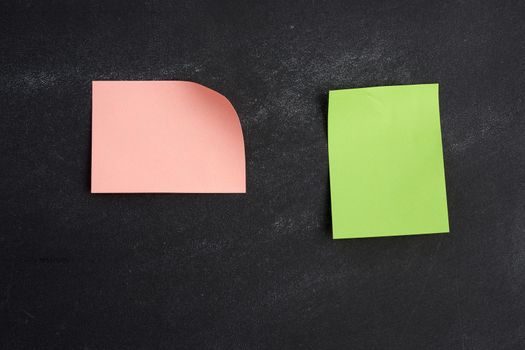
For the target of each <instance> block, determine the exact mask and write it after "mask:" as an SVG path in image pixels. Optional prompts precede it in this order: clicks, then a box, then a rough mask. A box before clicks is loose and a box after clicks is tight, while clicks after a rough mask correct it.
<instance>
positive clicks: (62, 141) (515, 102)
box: [0, 0, 525, 350]
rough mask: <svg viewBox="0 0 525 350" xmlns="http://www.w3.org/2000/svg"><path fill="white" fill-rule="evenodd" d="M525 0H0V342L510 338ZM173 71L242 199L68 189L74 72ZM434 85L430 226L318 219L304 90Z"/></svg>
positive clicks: (182, 344)
mask: <svg viewBox="0 0 525 350" xmlns="http://www.w3.org/2000/svg"><path fill="white" fill-rule="evenodd" d="M524 19H525V2H523V1H497V0H489V1H478V0H466V1H448V0H445V1H430V0H428V1H427V0H423V1H416V0H414V1H379V0H366V1H365V0H363V1H330V2H322V1H307V2H300V3H299V2H288V1H265V2H260V3H258V4H255V3H254V4H249V2H247V1H230V2H226V1H188V2H180V1H168V0H152V1H140V2H135V1H125V0H116V1H81V0H74V1H60V0H54V1H29V0H27V1H6V2H4V3H3V4H2V10H1V11H0V48H1V54H0V89H1V94H0V95H1V98H0V115H1V122H0V144H1V157H0V169H1V171H0V185H1V188H0V196H1V199H2V200H1V208H0V209H1V210H0V258H1V264H0V283H1V285H0V287H1V288H0V307H1V309H0V315H1V316H0V322H1V328H0V331H1V338H0V341H1V343H0V348H2V349H367V350H368V349H525V102H524V90H525V65H524V61H523V57H524V56H525V20H524ZM128 79H129V80H189V81H195V82H198V83H201V84H203V85H205V86H208V87H210V88H212V89H215V90H217V91H219V92H220V93H222V94H224V95H225V96H226V97H227V98H228V99H229V100H230V101H231V102H232V103H233V105H234V106H235V108H236V110H237V112H238V114H239V117H240V119H241V123H242V127H243V130H244V135H245V142H246V156H247V176H248V177H247V188H248V193H247V194H246V195H219V194H217V195H215V194H214V195H191V194H164V195H153V194H141V195H138V194H137V195H122V194H121V195H118V194H115V195H92V194H90V190H89V182H90V147H91V81H92V80H128ZM434 82H437V83H439V84H440V101H441V102H440V103H441V122H442V129H443V145H444V156H445V168H446V177H447V193H448V204H449V212H450V225H451V233H450V234H439V235H429V236H412V237H393V238H377V239H357V240H339V241H333V240H332V239H331V228H330V221H331V219H330V205H329V204H330V197H329V180H328V158H327V139H326V137H327V135H326V118H327V95H328V90H330V89H336V88H352V87H365V86H377V85H393V84H414V83H434Z"/></svg>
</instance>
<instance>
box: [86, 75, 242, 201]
mask: <svg viewBox="0 0 525 350" xmlns="http://www.w3.org/2000/svg"><path fill="white" fill-rule="evenodd" d="M91 163H92V168H91V192H92V193H137V192H142V193H144V192H179V193H182V192H184V193H245V192H246V170H245V158H244V140H243V135H242V129H241V124H240V122H239V118H238V116H237V113H236V112H235V109H234V108H233V106H232V105H231V103H230V102H229V101H228V99H226V97H224V96H223V95H221V94H219V93H218V92H216V91H214V90H211V89H209V88H207V87H204V86H202V85H199V84H196V83H191V82H187V81H94V82H93V134H92V159H91Z"/></svg>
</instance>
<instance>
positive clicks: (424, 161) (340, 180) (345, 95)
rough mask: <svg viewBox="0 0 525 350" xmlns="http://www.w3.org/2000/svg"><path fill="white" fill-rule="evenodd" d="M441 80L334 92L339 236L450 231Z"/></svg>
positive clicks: (335, 225) (331, 132)
mask: <svg viewBox="0 0 525 350" xmlns="http://www.w3.org/2000/svg"><path fill="white" fill-rule="evenodd" d="M438 87H439V86H438V84H423V85H404V86H384V87H371V88H362V89H347V90H334V91H330V94H329V102H328V153H329V163H330V192H331V200H332V229H333V237H334V239H339V238H360V237H379V236H398V235H414V234H427V233H443V232H448V231H449V226H448V211H447V197H446V189H445V169H444V165H443V149H442V144H441V127H440V120H439V92H438Z"/></svg>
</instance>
